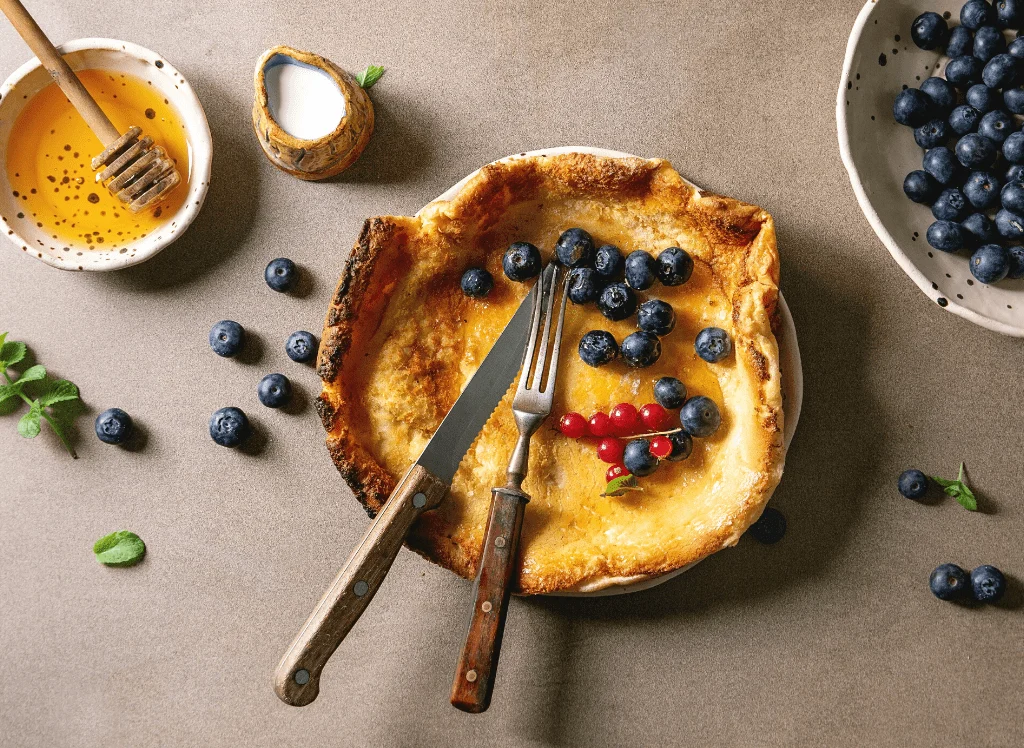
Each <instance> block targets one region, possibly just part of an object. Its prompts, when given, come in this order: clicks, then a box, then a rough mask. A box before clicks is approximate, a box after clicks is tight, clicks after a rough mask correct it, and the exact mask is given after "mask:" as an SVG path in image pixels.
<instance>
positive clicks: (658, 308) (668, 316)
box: [636, 299, 676, 335]
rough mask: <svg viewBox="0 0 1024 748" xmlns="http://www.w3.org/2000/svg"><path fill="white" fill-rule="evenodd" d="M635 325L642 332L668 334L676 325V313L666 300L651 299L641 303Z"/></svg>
mask: <svg viewBox="0 0 1024 748" xmlns="http://www.w3.org/2000/svg"><path fill="white" fill-rule="evenodd" d="M636 326H637V327H639V328H640V329H641V330H643V331H644V332H650V333H654V334H655V335H668V334H669V333H670V332H672V329H673V328H674V327H675V326H676V313H675V311H674V310H673V309H672V305H671V304H669V303H668V302H665V301H662V300H661V299H651V300H650V301H645V302H644V303H643V304H641V305H640V308H639V309H638V310H637V313H636Z"/></svg>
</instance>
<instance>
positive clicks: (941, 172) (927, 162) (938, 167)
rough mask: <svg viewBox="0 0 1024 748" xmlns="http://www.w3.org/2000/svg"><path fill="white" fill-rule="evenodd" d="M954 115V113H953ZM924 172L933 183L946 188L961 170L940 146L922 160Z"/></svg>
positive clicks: (957, 163) (949, 151)
mask: <svg viewBox="0 0 1024 748" xmlns="http://www.w3.org/2000/svg"><path fill="white" fill-rule="evenodd" d="M954 114H956V112H954ZM922 164H923V166H924V170H925V171H926V172H928V173H929V174H931V175H932V176H933V177H934V178H935V181H936V182H938V183H939V184H941V185H943V186H947V185H950V184H952V183H953V182H955V181H956V179H957V178H958V177H959V176H960V173H961V171H962V170H961V168H960V162H959V161H958V160H957V158H956V156H954V155H953V152H952V151H951V150H949V149H948V148H946V147H945V146H942V145H940V146H939V147H938V148H932V149H931V150H930V151H928V152H927V153H926V154H924V158H923V159H922Z"/></svg>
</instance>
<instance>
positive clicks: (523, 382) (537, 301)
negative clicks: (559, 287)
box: [518, 268, 549, 392]
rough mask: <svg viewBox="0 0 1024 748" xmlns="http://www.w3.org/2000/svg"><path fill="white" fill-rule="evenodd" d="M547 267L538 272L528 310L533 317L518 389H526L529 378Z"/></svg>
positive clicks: (538, 329)
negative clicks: (531, 304) (535, 287)
mask: <svg viewBox="0 0 1024 748" xmlns="http://www.w3.org/2000/svg"><path fill="white" fill-rule="evenodd" d="M548 269H549V268H544V272H542V273H541V274H540V277H539V278H538V279H537V284H538V286H539V288H538V289H537V295H536V296H534V297H533V310H532V311H531V312H530V316H531V317H532V318H533V319H532V320H531V322H530V339H529V340H528V341H527V343H526V350H525V351H523V373H522V374H521V375H520V377H519V388H518V391H520V392H521V391H522V390H525V389H527V382H528V381H529V378H530V366H531V364H532V363H533V354H534V349H535V348H536V347H537V333H538V332H539V331H540V320H541V316H542V311H543V306H544V291H545V286H546V283H545V279H546V278H547V275H548Z"/></svg>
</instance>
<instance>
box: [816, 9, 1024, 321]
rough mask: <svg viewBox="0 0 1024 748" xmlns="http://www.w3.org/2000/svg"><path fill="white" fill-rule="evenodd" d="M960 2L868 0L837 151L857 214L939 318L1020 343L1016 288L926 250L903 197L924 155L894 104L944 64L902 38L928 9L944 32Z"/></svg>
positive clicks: (960, 257) (1021, 293) (924, 214)
mask: <svg viewBox="0 0 1024 748" xmlns="http://www.w3.org/2000/svg"><path fill="white" fill-rule="evenodd" d="M961 5H962V3H961V2H956V3H950V2H945V1H944V0H868V2H867V3H866V4H865V5H864V8H863V9H862V10H861V12H860V15H859V16H857V21H856V23H854V25H853V32H852V33H851V34H850V41H849V43H848V44H847V46H846V61H845V62H844V63H843V77H842V79H841V80H840V81H839V92H838V94H837V96H836V122H837V129H838V133H839V151H840V153H841V154H842V157H843V163H844V164H845V165H846V170H847V171H848V172H849V174H850V182H852V184H853V191H854V192H855V193H856V195H857V202H859V203H860V207H861V210H863V211H864V215H865V216H866V217H867V219H868V221H869V222H870V223H871V227H872V228H873V229H874V230H875V233H876V234H878V238H879V239H881V240H882V243H883V244H884V245H885V246H886V248H887V249H888V250H889V253H890V254H891V255H892V256H893V258H894V259H895V260H896V262H898V263H899V265H900V267H901V268H903V270H904V271H905V272H906V274H907V275H909V276H910V278H911V280H913V281H914V283H916V284H917V286H918V288H920V289H921V290H922V291H924V292H925V294H926V295H927V296H928V298H930V299H931V300H932V301H934V302H935V303H936V304H938V305H939V306H941V307H943V308H945V309H946V310H947V311H950V312H953V313H954V314H957V315H959V316H961V317H963V318H965V319H969V320H970V321H971V322H974V323H976V324H978V325H981V326H982V327H987V328H988V329H989V330H995V331H996V332H1000V333H1003V334H1004V335H1013V336H1015V337H1024V281H1020V280H1004V281H1002V282H1000V283H998V284H996V285H992V286H989V285H985V284H983V283H981V282H979V281H977V280H975V279H974V277H973V276H972V275H971V271H970V268H969V267H968V264H967V255H966V253H963V252H961V253H957V254H947V253H946V252H940V251H938V250H935V249H932V248H931V247H930V246H928V242H927V240H926V239H925V232H926V231H927V230H928V226H930V225H931V223H932V221H934V220H935V219H934V218H933V216H932V214H931V211H930V210H929V209H928V206H926V205H918V204H917V203H914V202H911V201H910V199H909V198H907V196H906V195H904V194H903V179H904V177H906V175H907V174H908V173H910V172H911V171H913V170H915V169H920V168H921V156H922V154H923V152H922V150H921V148H919V147H918V145H917V143H915V142H914V133H913V130H911V129H910V128H909V127H904V126H903V125H899V124H897V123H896V122H895V120H893V118H892V102H893V99H894V98H895V97H896V94H898V93H899V92H900V91H901V90H902V89H903V87H904V86H919V85H920V84H921V81H923V80H924V79H925V78H928V77H930V76H933V75H935V76H939V77H942V73H943V71H944V70H945V67H946V62H947V60H948V58H947V57H945V55H943V54H942V53H940V52H939V51H938V50H934V51H931V52H928V51H925V50H923V49H920V48H918V47H917V45H915V44H914V43H913V41H911V39H910V24H911V23H912V22H913V20H914V19H915V18H917V16H919V15H920V14H922V13H924V12H925V11H929V10H931V11H935V12H937V13H939V14H944V13H947V12H948V13H949V14H950V17H949V18H948V23H949V25H950V27H951V28H952V27H953V26H954V25H956V24H958V23H959V10H960V6H961ZM897 37H898V38H899V41H896V39H897ZM1008 38H1010V37H1008Z"/></svg>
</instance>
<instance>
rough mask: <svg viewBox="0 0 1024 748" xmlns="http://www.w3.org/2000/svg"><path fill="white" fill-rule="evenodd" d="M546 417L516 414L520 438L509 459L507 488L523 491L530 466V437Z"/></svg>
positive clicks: (506, 474)
mask: <svg viewBox="0 0 1024 748" xmlns="http://www.w3.org/2000/svg"><path fill="white" fill-rule="evenodd" d="M543 420H544V419H543V418H542V417H539V416H530V415H527V416H525V417H520V416H519V414H518V413H517V414H516V422H517V425H518V426H519V439H518V440H517V441H516V446H515V449H513V450H512V457H511V458H509V461H508V471H507V472H506V473H505V476H506V478H507V480H508V482H507V483H506V484H505V487H506V488H510V489H513V490H515V491H522V488H523V481H524V480H525V479H526V473H527V470H528V469H529V466H530V437H531V436H533V433H534V432H535V431H536V430H537V428H538V427H539V426H540V424H541V422H542V421H543Z"/></svg>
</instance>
